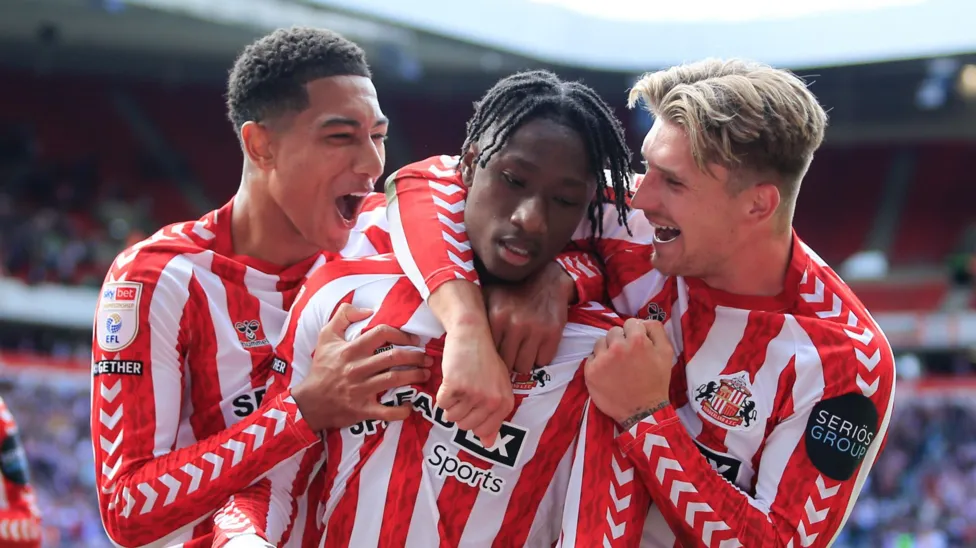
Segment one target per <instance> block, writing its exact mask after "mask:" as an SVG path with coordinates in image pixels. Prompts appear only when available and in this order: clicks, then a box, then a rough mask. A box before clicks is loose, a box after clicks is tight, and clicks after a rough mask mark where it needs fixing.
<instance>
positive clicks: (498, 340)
mask: <svg viewBox="0 0 976 548" xmlns="http://www.w3.org/2000/svg"><path fill="white" fill-rule="evenodd" d="M488 302H489V305H490V304H491V296H490V295H489V296H488ZM488 325H489V326H490V328H491V339H492V341H494V343H495V348H501V347H502V337H504V336H505V328H507V327H508V326H509V322H508V314H503V313H501V312H499V311H498V310H497V309H495V308H489V311H488Z"/></svg>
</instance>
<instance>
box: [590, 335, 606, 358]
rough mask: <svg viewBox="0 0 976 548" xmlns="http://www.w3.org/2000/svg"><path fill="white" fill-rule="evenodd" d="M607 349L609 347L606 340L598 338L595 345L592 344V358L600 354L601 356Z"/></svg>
mask: <svg viewBox="0 0 976 548" xmlns="http://www.w3.org/2000/svg"><path fill="white" fill-rule="evenodd" d="M609 348H610V346H609V344H608V343H607V338H606V337H600V338H599V339H597V340H596V342H595V343H593V356H599V355H600V354H603V353H604V352H606V351H607V350H609Z"/></svg>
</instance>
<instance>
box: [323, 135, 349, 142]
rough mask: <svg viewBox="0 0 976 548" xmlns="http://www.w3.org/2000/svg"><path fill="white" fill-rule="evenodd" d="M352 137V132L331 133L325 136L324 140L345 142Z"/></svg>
mask: <svg viewBox="0 0 976 548" xmlns="http://www.w3.org/2000/svg"><path fill="white" fill-rule="evenodd" d="M352 139H353V134H352V133H333V134H330V135H326V136H325V140H326V141H329V142H332V143H340V144H342V143H347V142H349V141H351V140H352Z"/></svg>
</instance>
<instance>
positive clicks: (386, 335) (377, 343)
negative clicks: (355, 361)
mask: <svg viewBox="0 0 976 548" xmlns="http://www.w3.org/2000/svg"><path fill="white" fill-rule="evenodd" d="M390 344H392V345H395V346H417V345H419V344H420V337H418V336H416V335H411V334H409V333H404V332H403V331H400V330H399V329H394V328H392V327H390V326H388V325H378V326H376V327H374V328H372V329H370V330H369V331H367V332H365V333H363V334H362V335H360V336H358V337H356V339H355V340H353V341H352V343H351V344H350V349H351V350H352V351H353V352H355V355H357V356H359V355H368V354H372V353H373V352H374V351H375V350H376V349H377V348H380V347H383V346H386V345H390Z"/></svg>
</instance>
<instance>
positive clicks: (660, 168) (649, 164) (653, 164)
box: [644, 158, 681, 179]
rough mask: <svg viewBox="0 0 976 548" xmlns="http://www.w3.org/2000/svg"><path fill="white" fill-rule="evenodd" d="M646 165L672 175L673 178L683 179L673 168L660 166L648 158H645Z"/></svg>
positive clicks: (648, 167)
mask: <svg viewBox="0 0 976 548" xmlns="http://www.w3.org/2000/svg"><path fill="white" fill-rule="evenodd" d="M644 167H646V168H647V169H655V170H657V171H660V172H661V173H663V174H665V175H667V176H668V177H670V178H672V179H681V177H680V176H679V175H678V174H677V173H675V172H674V171H672V170H670V169H668V168H666V167H662V166H659V165H658V164H655V163H654V162H651V161H650V160H648V159H647V158H645V159H644Z"/></svg>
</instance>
